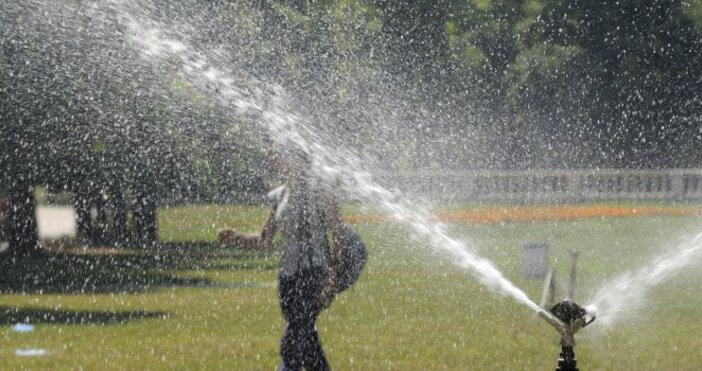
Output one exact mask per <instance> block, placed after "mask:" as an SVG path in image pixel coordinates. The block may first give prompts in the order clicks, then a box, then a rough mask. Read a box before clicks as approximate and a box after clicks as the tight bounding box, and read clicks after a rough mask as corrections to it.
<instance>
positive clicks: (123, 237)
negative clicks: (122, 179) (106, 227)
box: [110, 187, 128, 246]
mask: <svg viewBox="0 0 702 371" xmlns="http://www.w3.org/2000/svg"><path fill="white" fill-rule="evenodd" d="M110 200H111V206H112V207H111V211H112V223H113V236H112V237H113V239H114V241H113V242H114V244H115V245H118V246H119V245H123V244H124V243H125V242H126V241H127V237H128V236H127V202H126V200H125V198H124V193H123V191H122V189H121V188H118V187H117V188H113V189H112V192H111V196H110Z"/></svg>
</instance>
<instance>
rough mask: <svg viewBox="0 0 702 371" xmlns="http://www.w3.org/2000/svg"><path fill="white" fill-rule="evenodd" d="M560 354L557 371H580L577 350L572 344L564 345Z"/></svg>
mask: <svg viewBox="0 0 702 371" xmlns="http://www.w3.org/2000/svg"><path fill="white" fill-rule="evenodd" d="M560 356H561V357H560V358H559V359H558V368H556V371H578V361H576V360H575V351H574V350H573V347H572V346H568V345H563V346H562V347H561V355H560Z"/></svg>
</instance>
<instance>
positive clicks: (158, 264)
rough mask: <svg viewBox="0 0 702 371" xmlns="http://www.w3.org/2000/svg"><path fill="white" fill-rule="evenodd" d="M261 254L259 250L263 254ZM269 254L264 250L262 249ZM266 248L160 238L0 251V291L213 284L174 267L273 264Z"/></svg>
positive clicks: (136, 289) (232, 267)
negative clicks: (138, 243)
mask: <svg viewBox="0 0 702 371" xmlns="http://www.w3.org/2000/svg"><path fill="white" fill-rule="evenodd" d="M261 254H263V255H261ZM266 254H268V255H266ZM266 256H270V253H250V252H242V251H237V250H231V249H223V248H221V247H219V245H218V244H213V243H164V244H160V245H158V246H156V247H151V248H144V249H101V248H93V249H82V248H74V249H69V248H64V249H59V250H53V249H49V250H42V252H41V253H38V254H34V255H32V256H30V257H22V258H18V257H14V256H12V255H6V254H3V255H0V293H34V294H37V293H38V294H41V293H47V294H51V293H62V294H92V293H136V292H144V291H149V290H155V289H160V288H167V287H169V288H170V287H193V286H196V287H198V286H200V287H208V286H211V287H216V286H221V284H220V283H217V282H214V281H211V280H209V279H207V278H197V277H182V276H178V275H177V274H175V273H174V271H189V270H212V269H219V270H224V269H230V270H240V269H261V270H265V269H274V268H275V264H274V263H273V262H271V260H272V259H268V258H266Z"/></svg>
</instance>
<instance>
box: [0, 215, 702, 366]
mask: <svg viewBox="0 0 702 371" xmlns="http://www.w3.org/2000/svg"><path fill="white" fill-rule="evenodd" d="M264 214H265V210H262V209H260V208H255V207H234V208H227V207H207V208H190V209H169V210H163V211H162V212H161V214H160V221H161V223H162V224H161V226H162V231H161V233H162V234H161V237H162V239H164V240H168V241H171V242H170V243H169V244H166V245H164V246H161V247H159V248H151V249H141V250H130V254H105V253H101V252H100V250H90V249H89V250H62V251H55V252H52V253H50V254H46V255H44V256H41V257H37V258H35V259H34V260H33V261H14V262H11V261H2V262H0V264H2V266H1V267H0V290H1V291H2V294H0V344H2V345H0V368H2V369H48V368H52V369H79V368H83V369H208V370H209V369H225V370H230V369H241V370H255V369H260V370H271V369H274V368H275V366H276V365H277V362H278V355H277V352H278V341H279V337H280V334H281V332H282V319H281V316H280V312H279V309H278V305H277V293H276V288H275V279H276V274H275V267H276V264H277V254H276V253H257V254H252V253H246V252H241V251H236V250H231V249H222V248H220V247H219V246H217V245H216V244H211V243H187V242H183V241H191V240H192V241H195V240H209V241H213V239H214V234H213V232H214V231H215V230H216V228H217V227H218V226H220V225H230V226H235V227H238V228H241V229H242V230H243V231H252V230H255V229H256V226H257V223H259V222H260V220H262V219H263V216H264ZM700 227H702V223H700V220H699V217H692V216H666V217H629V218H605V219H590V220H576V221H568V222H557V221H549V222H519V223H502V224H475V225H453V226H451V231H452V235H454V236H459V237H461V238H462V239H464V240H469V239H470V240H472V241H474V245H475V246H476V250H477V251H478V252H479V253H480V254H481V255H482V256H485V257H488V258H490V259H491V260H493V261H494V262H495V264H496V265H497V266H498V267H499V268H500V269H502V270H503V271H504V272H505V274H506V275H507V276H508V277H509V278H510V279H512V280H513V281H514V282H515V283H516V284H517V285H518V286H520V287H522V288H524V290H525V291H526V292H527V293H528V294H529V296H530V297H531V298H532V299H534V300H538V296H539V295H540V291H541V285H542V283H541V282H539V281H537V280H528V279H526V278H523V277H522V275H521V249H522V244H523V243H524V242H526V241H543V242H546V243H547V244H548V245H549V260H550V261H551V263H552V265H553V266H554V267H555V268H556V269H557V278H558V280H559V282H561V283H562V284H563V285H564V284H565V283H566V282H567V275H568V273H569V270H570V268H569V267H570V258H569V252H570V251H571V250H573V249H577V250H578V251H580V253H581V256H580V260H579V267H578V268H579V276H578V281H579V285H578V286H577V289H576V298H578V299H579V300H581V301H586V299H587V297H588V296H589V295H590V293H591V291H592V289H593V288H595V287H596V286H597V284H598V283H600V282H602V281H603V280H605V279H606V278H608V277H611V276H612V275H614V274H615V273H617V272H621V271H623V270H625V269H627V268H633V267H636V266H638V265H639V264H643V263H645V262H647V261H648V260H649V257H650V256H652V254H655V253H656V252H657V251H659V250H661V249H662V248H664V247H666V246H669V245H670V244H671V242H674V240H675V239H676V238H678V237H680V236H681V235H683V234H684V233H686V232H691V231H692V232H699V231H700ZM355 228H356V229H357V230H358V231H359V232H360V233H361V234H362V235H363V236H364V238H365V240H366V242H367V244H368V247H369V252H370V260H369V262H368V264H367V267H366V271H365V272H364V274H363V276H362V277H361V279H360V281H359V282H358V283H357V284H356V285H355V287H354V288H352V289H350V290H349V291H347V292H344V293H343V294H341V295H340V296H339V297H337V299H336V301H335V302H334V303H333V305H332V307H331V308H329V309H328V310H327V311H325V312H324V313H323V314H322V316H321V318H320V320H319V322H318V328H319V331H320V334H321V337H322V341H323V343H324V346H325V350H326V352H327V355H328V358H329V360H330V363H331V364H332V366H333V367H334V368H335V369H339V370H347V369H357V370H387V369H391V370H427V369H432V370H434V369H475V370H482V369H510V370H522V369H524V370H544V369H554V368H555V366H556V361H557V357H558V352H559V346H558V338H557V336H556V333H555V331H553V330H552V329H551V328H549V327H547V325H546V324H545V323H542V321H540V320H534V319H532V318H531V312H530V311H529V309H527V308H526V307H525V306H523V305H518V304H515V303H514V302H513V301H512V300H511V299H507V298H504V297H502V296H499V295H497V294H494V293H492V292H490V291H488V290H487V289H485V288H483V287H482V286H481V285H479V284H478V283H477V282H476V280H474V279H473V278H472V277H471V276H470V274H469V273H467V272H463V271H461V270H459V269H458V268H455V267H454V265H453V264H452V263H451V262H450V261H448V260H447V259H445V258H444V257H443V256H442V254H440V253H436V252H434V251H433V250H431V249H429V248H427V247H426V246H424V244H422V243H420V242H417V241H413V240H412V239H411V238H409V237H408V233H407V231H406V230H404V228H403V227H400V226H398V225H394V224H378V223H363V224H357V225H355ZM37 259H38V260H37ZM88 278H89V279H88ZM86 279H87V282H89V283H90V284H84V283H85V282H86ZM701 279H702V272H700V270H699V264H697V268H692V269H691V270H690V271H689V272H686V273H683V274H681V275H680V276H679V277H677V278H676V279H673V280H671V281H669V282H667V283H665V284H662V285H661V286H659V287H656V288H654V289H653V290H652V292H651V295H650V299H649V300H650V305H649V306H647V307H646V308H645V310H644V311H642V312H639V313H636V315H632V318H631V319H630V320H629V321H626V322H624V323H622V325H621V326H620V327H618V328H616V329H611V330H608V331H601V330H602V329H600V330H598V328H597V326H596V325H595V324H593V327H592V328H589V329H585V330H583V332H582V334H580V335H581V336H579V337H578V340H579V343H578V347H577V348H576V353H577V356H578V362H579V366H580V368H581V369H584V370H593V369H602V370H611V369H622V370H624V369H639V370H664V369H681V370H694V369H697V365H699V364H701V363H702V354H700V352H699V349H700V346H702V338H701V337H700V336H699V333H700V331H702V305H701V304H702V299H700V298H699V295H698V293H699V286H700V285H699V282H701V281H700V280H701ZM558 295H559V296H560V295H563V292H562V291H561V292H560V293H559V294H558ZM16 322H30V323H32V324H34V325H35V326H36V328H35V330H34V331H33V332H30V333H17V332H13V331H11V329H10V326H11V325H12V324H13V323H16ZM20 348H21V349H25V348H42V349H46V350H47V351H48V352H49V355H47V356H43V357H18V356H16V355H15V350H16V349H20Z"/></svg>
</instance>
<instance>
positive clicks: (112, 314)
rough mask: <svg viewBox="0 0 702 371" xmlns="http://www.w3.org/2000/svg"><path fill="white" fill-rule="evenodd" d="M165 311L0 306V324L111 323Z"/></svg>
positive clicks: (165, 315)
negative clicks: (78, 309) (76, 309)
mask: <svg viewBox="0 0 702 371" xmlns="http://www.w3.org/2000/svg"><path fill="white" fill-rule="evenodd" d="M167 316H168V313H166V312H149V311H142V310H135V311H75V310H57V309H40V308H14V307H2V306H0V326H8V325H13V324H16V323H31V324H61V325H112V324H123V323H126V322H128V321H133V320H139V319H153V318H165V317H167Z"/></svg>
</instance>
